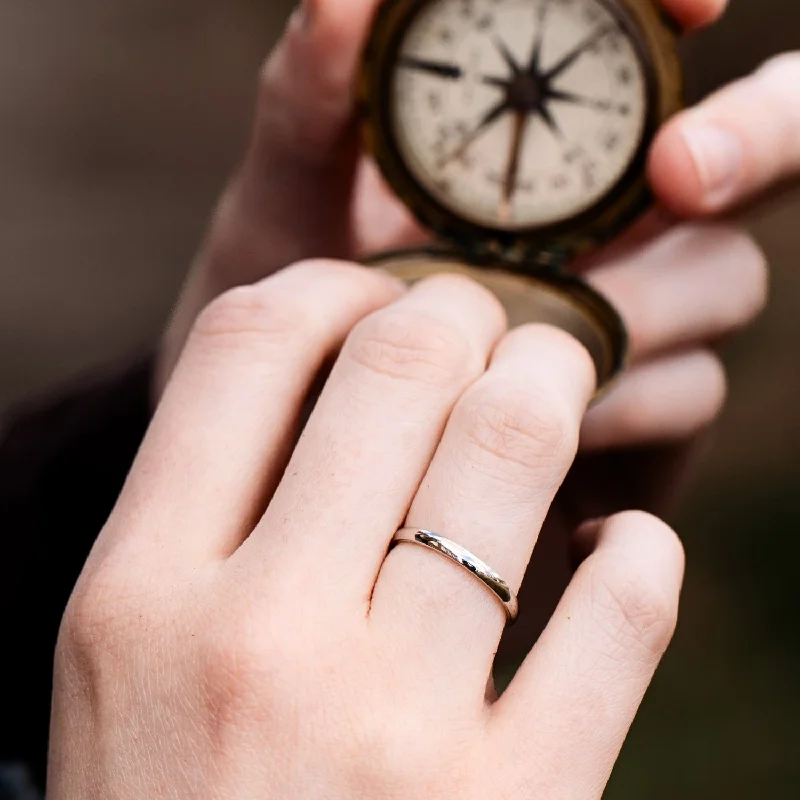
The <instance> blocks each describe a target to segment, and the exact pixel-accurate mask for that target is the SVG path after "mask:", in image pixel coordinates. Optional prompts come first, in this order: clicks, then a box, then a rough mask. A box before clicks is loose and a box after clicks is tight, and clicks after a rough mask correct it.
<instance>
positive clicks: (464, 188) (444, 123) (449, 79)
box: [390, 0, 649, 231]
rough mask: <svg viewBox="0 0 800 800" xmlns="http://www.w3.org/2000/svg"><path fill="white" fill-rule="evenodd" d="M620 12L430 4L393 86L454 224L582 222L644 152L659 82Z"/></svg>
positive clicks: (509, 2)
mask: <svg viewBox="0 0 800 800" xmlns="http://www.w3.org/2000/svg"><path fill="white" fill-rule="evenodd" d="M610 8H611V6H610V4H609V3H608V0H429V2H427V3H425V4H422V5H421V6H420V10H419V11H418V12H417V13H416V14H415V15H414V17H413V19H412V20H411V22H410V24H409V25H408V27H407V28H406V29H405V33H404V34H403V38H402V41H401V42H400V47H399V57H398V61H397V67H396V71H395V73H394V76H393V79H392V85H391V89H390V91H391V93H392V95H391V109H392V115H393V119H392V125H393V130H394V136H395V138H396V143H397V147H398V149H399V151H400V154H401V156H402V158H403V160H404V161H405V163H406V165H407V167H408V169H409V170H410V171H411V173H412V175H413V176H414V178H415V179H416V180H417V181H418V182H419V183H420V184H421V185H422V186H423V187H424V188H425V190H426V191H427V192H428V193H429V194H430V195H432V196H433V197H434V198H435V199H436V201H438V203H440V204H441V205H442V206H444V207H445V208H446V209H448V210H449V211H450V212H451V213H453V214H456V215H458V216H459V217H462V218H464V219H465V220H468V221H470V222H472V223H475V224H477V225H480V226H483V227H486V228H492V229H499V230H507V231H519V230H524V229H534V228H544V227H547V226H551V225H557V224H559V223H562V222H564V221H566V220H568V219H571V218H573V217H576V216H578V215H580V214H581V213H582V212H584V211H587V210H588V209H589V208H591V207H592V206H594V205H596V204H597V203H598V202H599V201H601V200H602V199H603V198H604V197H605V196H606V195H608V194H609V193H610V192H611V191H612V190H613V189H614V188H615V187H616V186H617V184H618V183H619V182H620V180H621V179H622V177H623V175H625V173H626V172H627V170H628V168H629V167H630V166H631V163H632V162H633V160H634V159H635V157H636V156H637V154H638V153H639V151H640V148H641V146H642V141H643V137H644V134H645V130H646V125H647V119H648V110H649V98H648V77H647V76H648V73H647V69H646V67H645V65H644V63H643V60H642V57H641V55H640V51H639V49H638V47H637V44H636V43H635V41H634V40H633V39H632V38H631V34H630V32H629V31H628V30H627V28H626V27H624V26H623V24H622V23H621V22H620V19H619V17H618V16H617V15H616V14H615V13H614V12H613V11H612V10H610Z"/></svg>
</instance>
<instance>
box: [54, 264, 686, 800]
mask: <svg viewBox="0 0 800 800" xmlns="http://www.w3.org/2000/svg"><path fill="white" fill-rule="evenodd" d="M351 329H352V332H351ZM342 340H346V341H345V344H344V347H343V348H342V350H341V355H340V356H339V358H338V361H337V363H336V365H335V367H334V369H333V372H332V374H331V376H330V378H329V380H328V382H327V384H326V386H325V388H324V389H323V391H322V394H321V396H320V398H319V400H318V402H317V404H316V407H315V408H314V411H313V412H312V414H311V417H310V419H309V420H308V423H307V424H306V425H305V427H304V429H303V433H302V436H301V437H300V438H299V441H297V440H296V435H297V431H298V423H299V420H300V418H301V416H302V405H303V401H304V398H305V397H306V395H307V393H308V391H309V389H310V387H311V385H312V383H313V381H314V378H315V376H316V374H317V372H318V371H319V369H320V367H321V365H322V364H323V362H324V361H325V360H326V359H327V358H328V357H329V356H330V355H331V354H333V353H335V352H337V351H338V350H339V348H340V345H341V342H342ZM594 379H595V376H594V367H593V365H592V362H591V359H590V358H589V355H588V353H587V352H586V351H585V350H584V349H583V348H582V347H581V346H580V345H579V344H578V343H577V342H576V341H575V340H574V339H572V338H571V337H569V336H568V335H566V334H564V333H562V332H561V331H558V330H555V329H553V328H548V327H544V326H529V327H524V328H520V329H517V330H515V331H514V332H512V333H506V331H505V319H504V314H503V312H502V310H501V308H500V307H499V305H498V303H497V301H496V300H495V298H493V297H492V296H491V295H489V294H488V293H487V292H486V291H485V290H483V289H482V288H481V287H479V286H477V285H476V284H474V283H472V282H470V281H467V280H465V279H462V278H458V277H454V276H439V277H435V278H431V279H428V280H426V281H423V282H422V283H420V284H418V285H417V286H415V287H414V288H413V289H411V290H410V291H408V292H405V291H404V290H403V289H402V287H400V286H399V285H398V284H396V283H395V282H394V281H393V280H391V279H389V278H388V277H386V276H384V275H383V274H382V273H380V272H378V271H370V270H365V269H362V268H359V267H355V266H350V265H346V264H342V263H331V262H306V263H304V264H300V265H298V266H295V267H292V268H290V269H287V270H285V271H283V272H281V273H279V274H278V275H276V276H274V277H272V278H270V279H267V280H265V281H263V282H262V283H260V284H258V285H255V286H252V287H248V288H240V289H236V290H234V291H232V292H230V293H228V294H226V295H223V296H222V297H221V298H220V299H219V300H217V301H216V302H215V303H214V304H212V305H211V306H210V308H209V309H208V310H206V311H205V312H204V313H203V314H202V315H201V317H200V319H199V321H198V322H197V324H196V326H195V328H194V332H193V333H192V335H191V337H190V340H189V343H188V346H187V348H186V351H185V353H184V355H183V357H182V359H181V361H180V363H179V364H178V366H177V369H176V372H175V375H174V378H173V380H172V381H171V382H170V384H169V386H168V387H167V390H166V392H165V395H164V397H163V400H162V402H161V404H160V406H159V408H158V411H157V413H156V416H155V419H154V421H153V424H152V426H151V429H150V431H149V432H148V434H147V437H146V440H145V442H144V444H143V446H142V449H141V451H140V453H139V456H138V457H137V459H136V462H135V464H134V466H133V469H132V471H131V474H130V477H129V479H128V481H127V484H126V486H125V488H124V490H123V493H122V495H121V497H120V500H119V503H118V505H117V507H116V509H115V511H114V513H113V515H112V517H111V519H110V520H109V522H108V524H107V526H106V527H105V529H104V530H103V532H102V534H101V536H100V538H99V540H98V542H97V544H96V546H95V548H94V550H93V552H92V554H91V556H90V558H89V561H88V563H87V566H86V568H85V570H84V573H83V575H82V577H81V579H80V581H79V583H78V585H77V588H76V590H75V593H74V595H73V597H72V599H71V601H70V604H69V608H68V610H67V612H66V616H65V619H64V623H63V626H62V631H61V636H60V640H59V645H58V652H57V658H56V672H55V690H54V709H53V721H52V731H51V756H50V767H49V777H48V786H49V797H50V800H90V799H91V798H95V799H96V800H112V799H113V800H141V798H156V797H174V798H190V797H191V798H194V799H195V800H204V799H208V800H210V799H211V798H219V799H220V800H221V799H222V798H236V800H248V798H253V799H255V798H265V797H269V798H271V800H312V798H325V800H337V799H340V800H345V798H348V799H349V798H354V797H359V798H369V799H370V800H377V799H378V798H380V800H393V799H394V800H401V798H402V800H415V799H416V800H444V799H445V798H448V800H449V798H454V797H457V798H463V800H479V798H485V797H541V798H547V800H559V798H563V800H567V798H575V797H579V798H581V800H591V799H592V798H599V797H600V796H601V794H602V792H603V788H604V786H605V784H606V781H607V780H608V777H609V775H610V774H611V770H612V767H613V765H614V762H615V760H616V758H617V755H618V753H619V750H620V747H621V746H622V743H623V740H624V738H625V736H626V733H627V730H628V727H629V726H630V724H631V721H632V720H633V717H634V715H635V713H636V710H637V708H638V705H639V703H640V701H641V699H642V696H643V694H644V692H645V690H646V688H647V685H648V684H649V682H650V679H651V677H652V675H653V672H654V670H655V669H656V666H657V664H658V663H659V660H660V659H661V656H662V654H663V652H664V650H665V648H666V647H667V644H668V642H669V640H670V637H671V635H672V632H673V628H674V625H675V620H676V615H677V609H678V597H679V592H680V586H681V580H682V573H683V553H682V549H681V546H680V544H679V542H678V540H677V538H676V537H675V535H674V534H673V533H672V532H671V531H670V530H669V529H668V528H667V527H666V526H665V525H663V524H662V523H660V522H658V521H656V520H655V519H653V518H652V517H649V516H646V515H644V514H641V513H629V514H623V515H621V516H618V517H615V518H613V519H610V520H608V521H607V522H605V523H595V524H590V525H587V526H585V527H584V528H583V529H582V531H581V532H580V534H579V538H580V540H581V542H582V547H583V555H584V557H585V560H584V562H583V564H582V566H581V567H580V568H579V569H578V571H577V573H576V575H575V577H574V579H573V580H572V583H571V584H570V586H569V587H568V588H567V590H566V593H565V594H564V597H563V599H562V601H561V604H560V606H559V608H558V610H557V611H556V613H555V615H554V616H553V618H552V621H551V623H550V625H549V627H548V628H547V630H546V631H545V633H544V635H543V637H542V638H541V639H540V641H539V642H538V643H537V645H536V647H535V648H534V650H533V652H532V653H531V654H530V655H529V656H528V658H527V660H526V661H525V663H524V664H523V666H522V668H521V670H520V672H519V673H518V674H517V676H516V678H515V679H514V681H513V682H512V683H511V685H510V687H509V689H508V690H507V691H506V692H505V693H504V694H503V696H502V697H500V698H499V699H498V698H497V696H496V693H495V692H494V689H493V686H492V685H491V681H490V675H491V670H492V664H493V660H494V655H495V652H496V649H497V646H498V642H499V640H500V637H501V635H502V633H503V630H504V626H505V613H504V611H503V610H502V608H501V606H500V605H499V603H498V602H497V601H496V599H495V598H494V597H492V596H491V594H490V593H489V591H488V590H487V589H486V588H485V587H483V586H482V585H481V584H480V583H479V582H478V581H477V580H476V579H475V577H474V576H471V575H469V574H467V573H466V572H465V571H463V570H461V569H460V568H459V567H456V566H455V565H454V564H452V563H450V562H448V561H446V560H445V559H444V558H441V557H440V556H437V555H436V554H434V553H431V552H428V551H425V550H423V549H421V548H418V547H415V546H413V545H401V546H399V547H397V548H395V549H394V550H391V551H390V552H389V544H390V541H391V540H392V537H393V535H394V533H395V531H396V530H397V529H398V528H400V527H402V526H403V524H404V521H405V520H406V517H408V522H409V523H410V524H412V525H416V526H419V527H424V528H428V529H432V530H435V531H437V532H439V533H441V534H442V535H444V536H447V537H448V538H452V539H454V540H455V541H457V542H459V543H460V544H462V545H463V546H464V547H466V548H467V549H469V550H471V551H472V552H474V553H476V554H477V555H478V556H480V557H481V558H483V559H485V560H486V561H487V562H488V563H489V564H490V565H491V566H493V567H494V568H495V569H497V570H498V572H500V574H501V575H503V576H504V577H505V578H507V579H508V581H509V582H510V583H511V585H512V587H513V588H515V589H517V588H518V587H519V586H520V583H521V581H522V577H523V574H524V572H525V569H526V567H527V564H528V560H529V558H530V555H531V551H532V550H533V547H534V545H535V544H536V539H537V535H538V532H539V530H540V528H541V526H542V523H543V520H544V518H545V516H546V515H547V513H548V510H549V508H550V504H551V502H552V501H553V498H554V496H555V494H556V492H557V490H558V487H559V486H560V484H561V482H562V481H563V480H564V477H565V475H566V473H567V471H568V470H569V468H570V465H571V464H572V461H573V459H574V457H575V454H576V451H577V447H578V439H579V432H580V427H581V420H582V417H583V415H584V412H585V410H586V406H587V403H588V402H589V400H590V398H591V396H592V393H593V391H594ZM523 613H524V612H523ZM487 681H489V689H488V690H487Z"/></svg>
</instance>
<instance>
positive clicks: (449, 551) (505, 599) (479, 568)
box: [392, 528, 519, 624]
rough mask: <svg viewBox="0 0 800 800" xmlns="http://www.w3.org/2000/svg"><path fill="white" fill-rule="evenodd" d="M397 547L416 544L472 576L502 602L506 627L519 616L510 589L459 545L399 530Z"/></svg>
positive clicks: (417, 530) (418, 531)
mask: <svg viewBox="0 0 800 800" xmlns="http://www.w3.org/2000/svg"><path fill="white" fill-rule="evenodd" d="M398 544H416V545H420V546H421V547H426V548H427V549H429V550H433V551H434V552H436V553H439V554H440V555H443V556H445V558H448V559H449V560H450V561H453V562H455V563H456V564H458V565H459V566H460V567H462V568H463V569H465V570H466V571H467V572H469V573H470V575H474V576H475V577H476V578H477V579H478V580H479V581H480V582H481V583H482V584H483V585H484V586H486V588H487V589H489V590H490V591H491V592H492V594H493V595H494V596H495V597H496V598H497V599H498V600H499V601H500V602H501V603H502V605H503V609H504V610H505V612H506V618H507V619H508V623H509V624H512V623H514V622H515V621H516V619H517V616H518V615H519V601H518V600H517V596H516V595H515V594H514V592H513V591H511V587H510V586H509V585H508V583H507V582H506V581H504V580H503V579H502V578H501V577H500V576H499V575H498V574H497V573H496V572H495V571H494V570H493V569H492V568H491V567H490V566H489V565H488V564H487V563H486V562H485V561H481V559H480V558H478V557H477V556H475V555H473V554H472V553H470V552H469V550H467V549H465V548H463V547H462V546H461V545H460V544H456V543H455V542H453V541H450V539H445V538H444V536H439V534H438V533H433V532H432V531H426V530H423V529H422V528H402V529H401V530H399V531H398V532H397V533H396V534H395V536H394V539H393V540H392V546H393V547H394V546H395V545H398Z"/></svg>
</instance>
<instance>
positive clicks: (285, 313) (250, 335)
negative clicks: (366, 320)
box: [193, 280, 314, 350]
mask: <svg viewBox="0 0 800 800" xmlns="http://www.w3.org/2000/svg"><path fill="white" fill-rule="evenodd" d="M313 329H314V315H313V313H312V309H311V307H310V304H309V303H308V302H307V301H306V299H305V298H304V296H303V294H302V293H299V292H297V291H290V290H288V289H286V288H283V287H281V286H280V285H279V284H278V282H272V281H269V280H267V281H264V282H262V283H260V284H255V285H253V286H239V287H237V288H235V289H231V290H230V291H228V292H225V294H223V295H220V296H219V297H218V298H216V299H215V300H214V301H212V303H211V304H210V305H209V306H208V307H206V308H205V309H204V310H203V311H202V312H201V314H200V316H199V317H198V320H197V322H196V323H195V326H194V332H193V337H194V338H195V340H197V339H200V340H201V341H202V342H203V344H205V345H208V344H209V343H210V344H211V345H212V346H214V347H219V348H223V349H233V350H242V349H245V350H249V349H251V348H261V347H264V346H265V345H272V344H280V345H281V346H285V345H286V344H287V342H288V341H289V340H291V339H292V338H294V337H297V336H298V335H299V336H301V337H303V338H306V337H307V336H308V333H309V332H310V331H313Z"/></svg>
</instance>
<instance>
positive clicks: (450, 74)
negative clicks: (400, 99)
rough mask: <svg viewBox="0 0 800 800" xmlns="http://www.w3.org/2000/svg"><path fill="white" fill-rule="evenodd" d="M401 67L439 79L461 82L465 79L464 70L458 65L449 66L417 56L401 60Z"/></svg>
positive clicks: (404, 57) (405, 57)
mask: <svg viewBox="0 0 800 800" xmlns="http://www.w3.org/2000/svg"><path fill="white" fill-rule="evenodd" d="M400 66H402V67H405V68H406V69H413V70H417V71H419V72H427V73H429V74H430V75H435V76H436V77H438V78H445V79H447V80H460V79H461V78H463V77H464V70H463V69H462V68H461V67H459V66H458V65H457V64H448V63H446V62H443V61H431V60H428V59H424V58H417V57H416V56H403V57H402V58H401V59H400Z"/></svg>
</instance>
